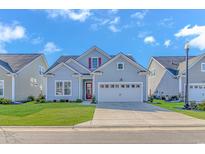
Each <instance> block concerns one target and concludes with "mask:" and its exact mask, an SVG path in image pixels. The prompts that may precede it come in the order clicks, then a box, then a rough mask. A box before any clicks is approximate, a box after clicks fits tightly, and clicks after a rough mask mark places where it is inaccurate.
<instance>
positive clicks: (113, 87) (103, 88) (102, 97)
mask: <svg viewBox="0 0 205 154" xmlns="http://www.w3.org/2000/svg"><path fill="white" fill-rule="evenodd" d="M142 88H143V86H142V83H134V82H133V83H123V84H122V83H109V82H107V83H99V88H98V93H99V95H98V101H99V102H141V101H142Z"/></svg>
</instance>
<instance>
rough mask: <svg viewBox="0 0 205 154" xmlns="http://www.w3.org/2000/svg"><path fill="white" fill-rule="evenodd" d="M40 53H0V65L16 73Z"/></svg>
mask: <svg viewBox="0 0 205 154" xmlns="http://www.w3.org/2000/svg"><path fill="white" fill-rule="evenodd" d="M41 55H42V54H0V65H1V66H2V67H4V68H5V69H7V70H8V71H10V72H12V73H16V72H18V71H19V70H21V69H22V68H23V67H24V66H26V65H27V64H29V63H30V62H32V61H33V60H34V59H36V58H37V57H39V56H41Z"/></svg>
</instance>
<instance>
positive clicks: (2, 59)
mask: <svg viewBox="0 0 205 154" xmlns="http://www.w3.org/2000/svg"><path fill="white" fill-rule="evenodd" d="M47 68H48V65H47V62H46V59H45V57H44V55H43V54H0V98H8V99H11V100H12V101H25V100H27V97H28V96H31V95H32V96H35V97H37V96H38V95H39V94H45V87H46V86H45V84H46V79H45V77H44V76H43V73H44V72H45V70H47Z"/></svg>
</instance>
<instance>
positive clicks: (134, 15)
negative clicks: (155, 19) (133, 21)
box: [130, 10, 148, 20]
mask: <svg viewBox="0 0 205 154" xmlns="http://www.w3.org/2000/svg"><path fill="white" fill-rule="evenodd" d="M147 13H148V10H143V11H141V12H136V13H134V14H131V16H130V17H131V18H137V19H140V20H142V19H144V17H145V16H146V15H147Z"/></svg>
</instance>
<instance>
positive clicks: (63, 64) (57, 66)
mask: <svg viewBox="0 0 205 154" xmlns="http://www.w3.org/2000/svg"><path fill="white" fill-rule="evenodd" d="M62 66H65V67H67V68H68V69H70V70H71V71H73V72H75V73H78V74H80V73H79V72H78V71H76V70H75V69H73V68H72V67H70V66H68V65H67V64H65V63H63V62H62V63H59V64H58V65H56V66H55V67H54V68H52V69H51V70H49V71H48V72H46V74H47V73H49V72H53V71H55V70H56V69H58V68H60V67H62Z"/></svg>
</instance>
